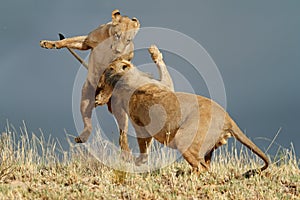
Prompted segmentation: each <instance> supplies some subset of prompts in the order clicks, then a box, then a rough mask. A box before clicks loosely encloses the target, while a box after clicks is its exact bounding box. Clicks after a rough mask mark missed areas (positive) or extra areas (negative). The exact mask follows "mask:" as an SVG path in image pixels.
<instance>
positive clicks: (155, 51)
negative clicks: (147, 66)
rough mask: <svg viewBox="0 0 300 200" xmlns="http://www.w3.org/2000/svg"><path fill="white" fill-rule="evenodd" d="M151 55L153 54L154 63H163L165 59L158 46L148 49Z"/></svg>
mask: <svg viewBox="0 0 300 200" xmlns="http://www.w3.org/2000/svg"><path fill="white" fill-rule="evenodd" d="M148 51H149V53H150V54H151V57H152V60H153V61H154V62H158V61H161V60H162V59H163V56H162V54H161V53H160V51H159V49H158V48H157V46H156V45H151V47H150V48H149V49H148Z"/></svg>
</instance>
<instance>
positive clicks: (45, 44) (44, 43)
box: [40, 40, 56, 49]
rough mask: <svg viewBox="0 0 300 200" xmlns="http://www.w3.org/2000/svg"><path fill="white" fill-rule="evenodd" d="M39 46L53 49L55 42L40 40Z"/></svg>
mask: <svg viewBox="0 0 300 200" xmlns="http://www.w3.org/2000/svg"><path fill="white" fill-rule="evenodd" d="M40 46H41V47H42V48H46V49H55V48H56V46H55V42H52V41H48V40H42V41H40Z"/></svg>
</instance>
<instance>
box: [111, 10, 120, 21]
mask: <svg viewBox="0 0 300 200" xmlns="http://www.w3.org/2000/svg"><path fill="white" fill-rule="evenodd" d="M120 18H121V13H120V11H119V10H117V9H116V10H113V11H112V12H111V19H112V23H113V24H118V23H119V21H120Z"/></svg>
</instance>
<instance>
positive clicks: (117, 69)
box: [96, 59, 134, 105]
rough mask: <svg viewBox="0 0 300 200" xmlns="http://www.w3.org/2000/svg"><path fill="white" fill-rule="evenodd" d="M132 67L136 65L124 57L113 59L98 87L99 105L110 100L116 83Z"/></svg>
mask: <svg viewBox="0 0 300 200" xmlns="http://www.w3.org/2000/svg"><path fill="white" fill-rule="evenodd" d="M132 68H134V65H133V64H131V63H130V62H129V61H127V60H124V59H117V60H115V61H113V62H112V63H111V64H110V65H109V67H108V68H106V69H105V71H104V72H103V74H102V75H101V77H100V80H99V83H98V87H97V92H96V93H97V94H96V104H97V105H104V104H106V103H107V102H108V101H109V99H110V98H111V96H112V93H113V89H114V87H115V85H116V84H117V83H118V81H120V79H121V78H122V77H123V76H124V75H125V74H126V73H127V72H128V71H129V70H131V69H132Z"/></svg>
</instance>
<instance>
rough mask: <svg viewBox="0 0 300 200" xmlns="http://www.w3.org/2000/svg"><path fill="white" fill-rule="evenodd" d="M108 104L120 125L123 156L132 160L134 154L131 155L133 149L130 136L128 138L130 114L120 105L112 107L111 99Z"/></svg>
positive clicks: (120, 143) (127, 159)
mask: <svg viewBox="0 0 300 200" xmlns="http://www.w3.org/2000/svg"><path fill="white" fill-rule="evenodd" d="M108 106H109V110H110V111H111V112H112V113H113V115H114V116H115V118H116V120H117V123H118V126H119V130H120V138H119V145H120V147H121V151H122V155H121V156H122V158H123V159H124V160H126V161H131V160H132V155H131V150H130V148H129V145H128V138H127V132H128V115H127V114H126V112H125V111H124V110H123V109H121V108H120V107H119V106H118V105H117V106H114V107H111V101H109V103H108Z"/></svg>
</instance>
